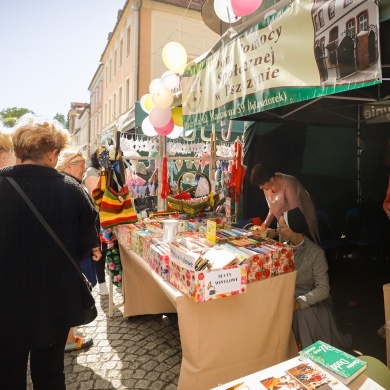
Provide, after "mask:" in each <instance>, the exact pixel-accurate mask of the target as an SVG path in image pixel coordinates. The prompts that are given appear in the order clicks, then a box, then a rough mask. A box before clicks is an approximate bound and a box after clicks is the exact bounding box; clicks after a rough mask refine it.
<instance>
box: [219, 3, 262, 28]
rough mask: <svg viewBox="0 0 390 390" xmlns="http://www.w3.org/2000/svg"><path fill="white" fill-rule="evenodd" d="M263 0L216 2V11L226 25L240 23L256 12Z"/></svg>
mask: <svg viewBox="0 0 390 390" xmlns="http://www.w3.org/2000/svg"><path fill="white" fill-rule="evenodd" d="M262 2H263V0H214V11H215V13H216V14H217V16H218V17H219V18H220V19H221V20H222V21H223V22H225V23H235V22H238V21H239V20H240V19H241V18H242V17H243V16H247V15H250V14H252V13H253V12H255V11H256V10H257V9H258V8H259V7H260V5H261V3H262Z"/></svg>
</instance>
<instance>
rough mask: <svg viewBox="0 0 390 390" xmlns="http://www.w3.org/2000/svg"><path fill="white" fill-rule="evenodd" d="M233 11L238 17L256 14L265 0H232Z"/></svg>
mask: <svg viewBox="0 0 390 390" xmlns="http://www.w3.org/2000/svg"><path fill="white" fill-rule="evenodd" d="M231 2H232V9H233V12H234V14H235V15H237V16H246V15H250V14H252V13H253V12H255V11H256V10H257V9H258V8H259V7H260V6H261V3H262V2H263V0H231Z"/></svg>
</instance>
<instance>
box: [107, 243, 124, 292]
mask: <svg viewBox="0 0 390 390" xmlns="http://www.w3.org/2000/svg"><path fill="white" fill-rule="evenodd" d="M106 264H107V269H108V270H109V271H110V275H111V278H112V283H113V284H114V285H115V286H117V287H122V263H121V259H120V255H119V248H118V241H115V242H113V243H112V244H110V245H109V246H108V249H107V254H106Z"/></svg>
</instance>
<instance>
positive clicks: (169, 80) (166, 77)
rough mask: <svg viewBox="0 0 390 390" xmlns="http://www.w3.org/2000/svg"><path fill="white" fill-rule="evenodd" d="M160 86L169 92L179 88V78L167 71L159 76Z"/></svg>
mask: <svg viewBox="0 0 390 390" xmlns="http://www.w3.org/2000/svg"><path fill="white" fill-rule="evenodd" d="M161 84H162V85H163V86H164V87H167V88H168V89H170V90H172V89H176V88H180V76H179V75H178V74H176V73H173V72H172V71H170V70H167V71H166V72H164V73H163V74H162V75H161Z"/></svg>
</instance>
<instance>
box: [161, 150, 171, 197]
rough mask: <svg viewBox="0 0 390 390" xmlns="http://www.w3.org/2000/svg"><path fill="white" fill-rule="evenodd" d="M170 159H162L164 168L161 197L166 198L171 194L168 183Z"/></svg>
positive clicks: (162, 171)
mask: <svg viewBox="0 0 390 390" xmlns="http://www.w3.org/2000/svg"><path fill="white" fill-rule="evenodd" d="M167 165H168V159H167V158H166V157H164V158H163V161H162V170H161V194H160V195H161V198H162V199H166V197H167V196H168V195H169V193H170V192H169V184H168V167H167Z"/></svg>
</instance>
